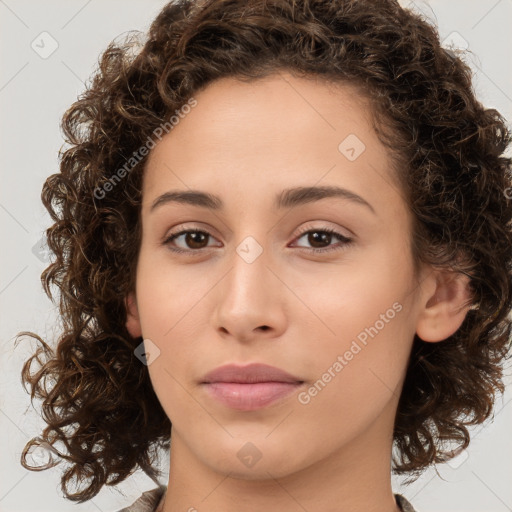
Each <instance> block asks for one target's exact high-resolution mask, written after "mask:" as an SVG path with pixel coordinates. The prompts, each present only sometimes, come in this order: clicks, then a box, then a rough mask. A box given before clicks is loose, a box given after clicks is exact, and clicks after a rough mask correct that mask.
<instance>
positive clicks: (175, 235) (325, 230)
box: [162, 228, 354, 254]
mask: <svg viewBox="0 0 512 512" xmlns="http://www.w3.org/2000/svg"><path fill="white" fill-rule="evenodd" d="M187 233H203V234H205V235H207V236H210V237H212V238H213V235H211V234H210V233H208V231H205V230H202V229H196V228H192V229H186V230H182V231H178V232H175V233H171V234H170V235H169V236H168V237H166V238H165V239H164V241H163V242H162V245H167V246H169V247H168V248H169V250H171V251H173V252H175V253H181V254H183V253H187V254H191V253H199V252H202V251H203V249H206V248H202V249H181V248H179V247H171V246H170V243H171V242H172V241H173V240H175V239H176V238H178V237H179V236H181V235H184V234H187ZM309 233H328V234H330V235H334V236H335V237H337V238H338V239H340V240H341V242H342V245H341V246H340V245H334V246H329V247H327V248H324V249H318V248H316V247H314V248H312V249H308V248H307V247H301V248H300V249H305V250H306V251H308V252H312V253H314V254H322V253H323V254H325V253H327V252H331V251H339V250H344V249H345V248H346V247H347V246H348V245H351V244H352V243H353V242H354V241H353V239H352V238H347V237H346V236H344V235H342V234H341V233H338V232H337V231H335V230H334V229H331V228H315V229H306V230H304V231H302V232H300V233H299V235H298V236H297V238H296V240H298V239H299V238H302V237H303V236H304V235H307V234H309Z"/></svg>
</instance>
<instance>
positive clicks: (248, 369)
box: [200, 363, 304, 411]
mask: <svg viewBox="0 0 512 512" xmlns="http://www.w3.org/2000/svg"><path fill="white" fill-rule="evenodd" d="M200 384H201V386H202V387H204V389H205V391H206V392H207V394H208V396H209V397H210V398H213V399H215V400H217V401H219V402H220V403H222V404H223V405H224V406H227V407H229V408H232V409H237V410H240V411H252V410H256V409H261V408H263V407H267V406H269V405H271V404H273V403H275V402H277V401H280V400H284V399H285V398H286V397H287V396H289V395H290V394H292V393H293V392H295V391H296V390H297V389H298V388H300V387H301V386H302V385H303V384H304V381H303V380H302V379H300V378H299V377H295V376H294V375H291V374H290V373H288V372H285V371H284V370H281V369H279V368H275V367H273V366H268V365H264V364H259V363H254V364H250V365H247V366H238V365H232V364H230V365H225V366H221V367H219V368H217V369H215V370H213V371H212V372H209V373H208V374H206V375H205V376H204V377H203V380H202V381H201V382H200Z"/></svg>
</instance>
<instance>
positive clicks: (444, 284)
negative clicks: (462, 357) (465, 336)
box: [416, 271, 472, 343]
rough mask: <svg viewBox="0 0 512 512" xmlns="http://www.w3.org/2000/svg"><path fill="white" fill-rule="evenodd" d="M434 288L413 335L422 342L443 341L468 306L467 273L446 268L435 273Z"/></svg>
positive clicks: (469, 302)
mask: <svg viewBox="0 0 512 512" xmlns="http://www.w3.org/2000/svg"><path fill="white" fill-rule="evenodd" d="M435 278H436V287H435V291H434V293H433V294H431V296H430V297H427V301H426V303H425V305H424V306H423V309H422V311H421V312H420V314H419V316H418V323H417V327H416V334H417V335H418V336H419V338H421V339H422V340H423V341H427V342H432V343H435V342H438V341H443V340H445V339H446V338H448V337H450V336H451V335H452V334H454V333H455V332H457V330H458V329H459V328H460V326H461V325H462V323H463V322H464V319H465V318H466V314H467V312H468V310H469V309H470V308H471V300H472V292H471V287H470V279H469V277H468V276H466V275H464V274H461V273H456V272H453V271H446V272H442V273H440V274H436V276H435Z"/></svg>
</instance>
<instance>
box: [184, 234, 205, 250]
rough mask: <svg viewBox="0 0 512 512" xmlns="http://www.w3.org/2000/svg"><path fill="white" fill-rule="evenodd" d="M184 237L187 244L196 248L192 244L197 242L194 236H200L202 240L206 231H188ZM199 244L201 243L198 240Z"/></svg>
mask: <svg viewBox="0 0 512 512" xmlns="http://www.w3.org/2000/svg"><path fill="white" fill-rule="evenodd" d="M186 237H187V238H186V243H187V244H188V245H189V246H190V245H191V246H192V247H195V248H196V249H197V246H196V245H194V244H197V243H198V241H197V240H196V238H201V237H202V238H203V242H204V239H205V238H206V233H196V232H192V233H188V234H187V235H186ZM191 239H192V240H191ZM190 242H191V243H190ZM199 245H201V244H200V242H199ZM199 248H201V247H199Z"/></svg>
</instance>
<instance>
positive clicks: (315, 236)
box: [308, 231, 331, 247]
mask: <svg viewBox="0 0 512 512" xmlns="http://www.w3.org/2000/svg"><path fill="white" fill-rule="evenodd" d="M319 234H320V235H319ZM308 238H309V240H308V242H309V243H310V244H311V245H312V246H313V247H315V243H317V242H318V241H319V239H320V243H326V244H327V245H329V242H330V238H331V234H330V233H325V232H324V231H314V232H313V233H310V234H309V237H308Z"/></svg>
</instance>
